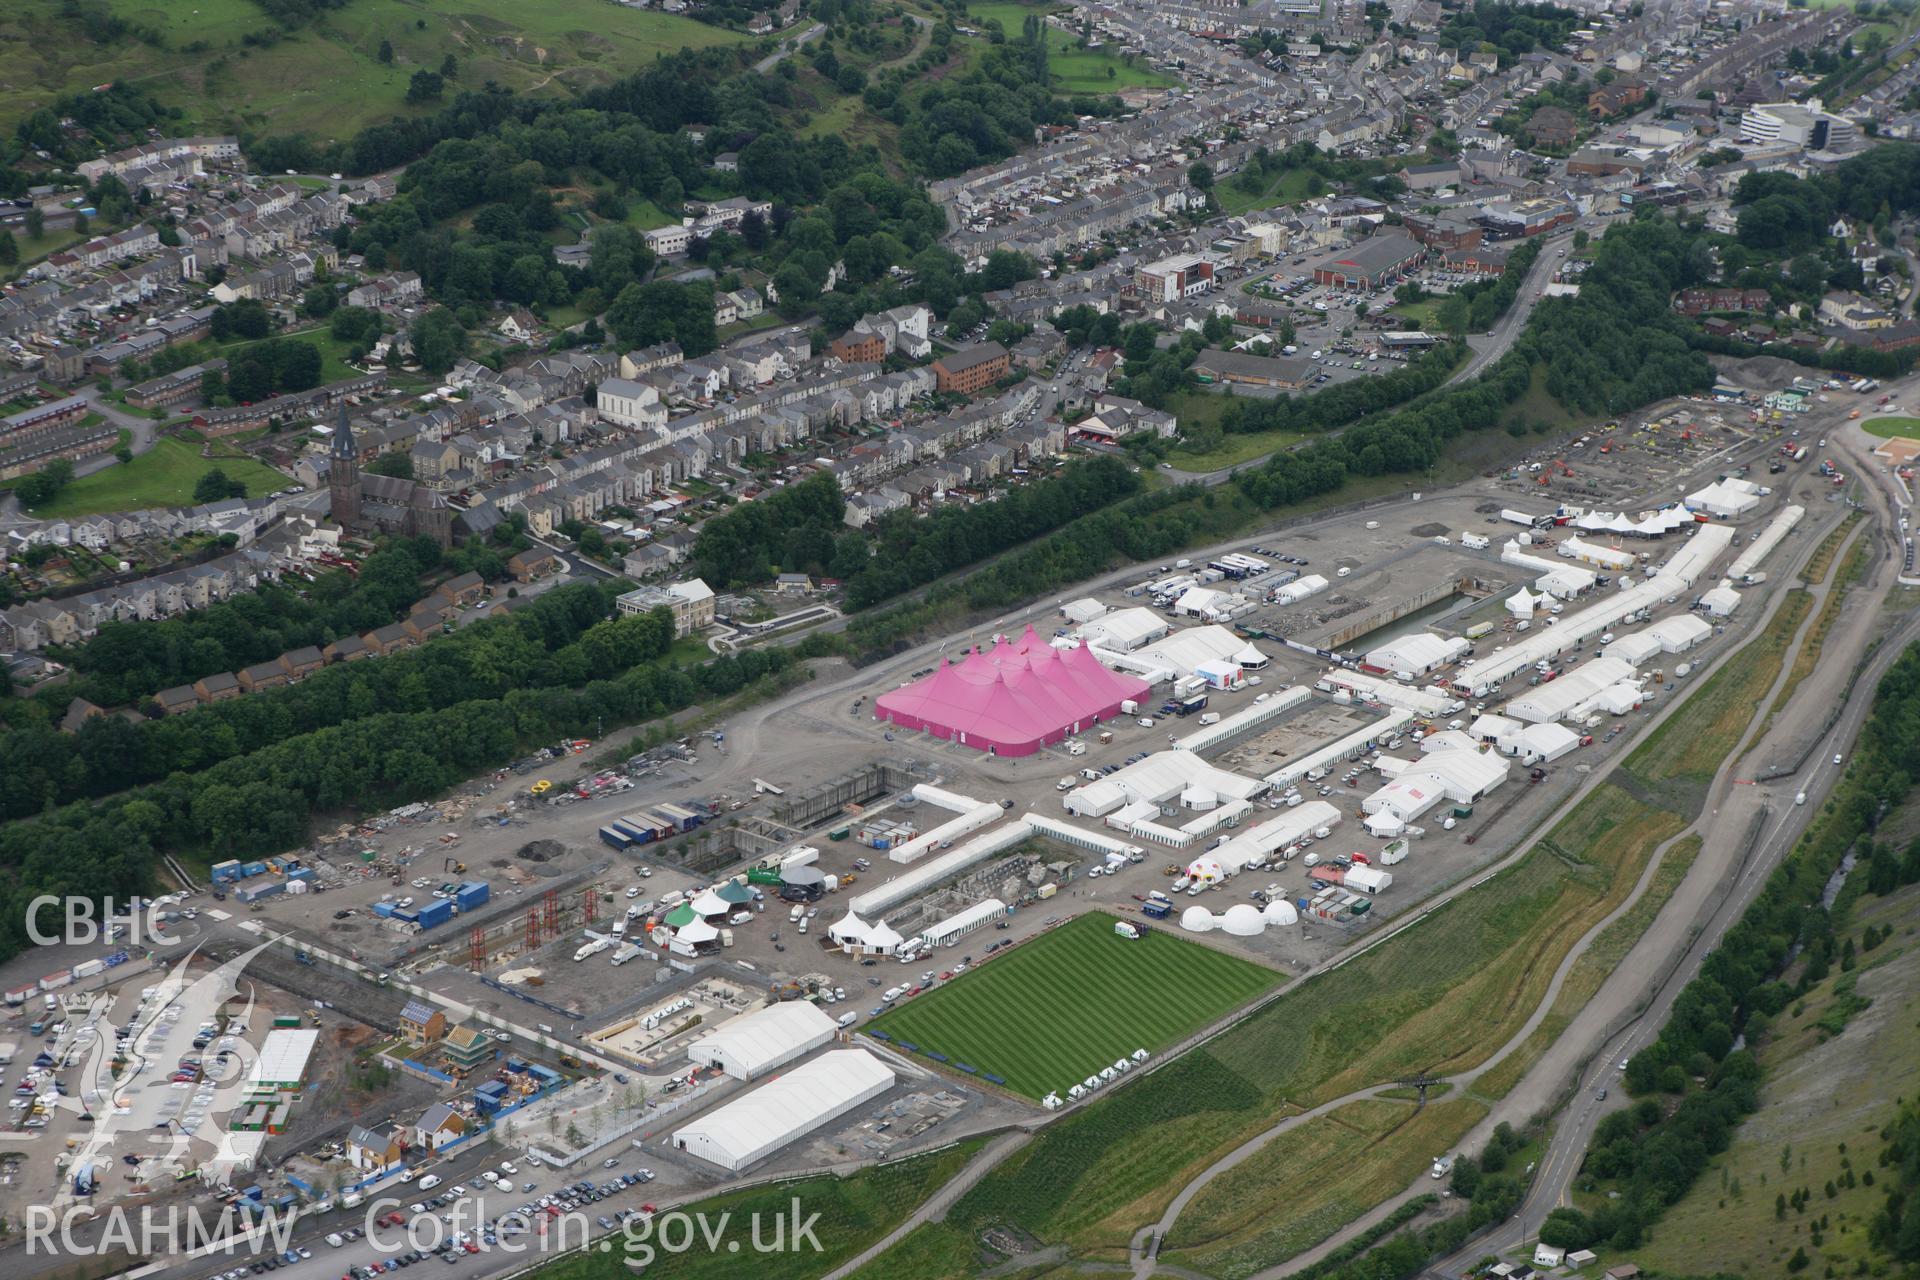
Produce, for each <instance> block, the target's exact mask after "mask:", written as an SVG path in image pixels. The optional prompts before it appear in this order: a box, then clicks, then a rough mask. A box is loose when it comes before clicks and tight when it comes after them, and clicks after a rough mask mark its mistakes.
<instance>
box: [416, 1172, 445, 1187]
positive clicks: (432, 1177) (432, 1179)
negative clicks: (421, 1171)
mask: <svg viewBox="0 0 1920 1280" xmlns="http://www.w3.org/2000/svg"><path fill="white" fill-rule="evenodd" d="M439 1185H440V1175H439V1174H437V1173H430V1174H428V1175H427V1176H426V1177H424V1178H422V1179H420V1183H419V1186H420V1189H421V1190H422V1191H431V1190H433V1189H434V1188H435V1187H437V1186H439Z"/></svg>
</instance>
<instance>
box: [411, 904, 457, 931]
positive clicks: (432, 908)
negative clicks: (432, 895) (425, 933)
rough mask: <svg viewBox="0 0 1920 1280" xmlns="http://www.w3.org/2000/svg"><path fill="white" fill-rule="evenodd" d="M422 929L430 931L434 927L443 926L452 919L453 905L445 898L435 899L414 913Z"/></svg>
mask: <svg viewBox="0 0 1920 1280" xmlns="http://www.w3.org/2000/svg"><path fill="white" fill-rule="evenodd" d="M414 918H415V919H417V920H418V921H419V922H420V924H421V926H422V927H423V928H428V929H431V928H433V927H434V926H435V925H442V924H445V923H446V922H447V921H449V920H451V919H453V904H452V903H451V902H448V901H447V900H446V899H445V898H436V899H434V900H433V901H432V902H429V903H427V904H426V905H425V906H423V907H421V908H420V910H419V911H417V912H415V913H414Z"/></svg>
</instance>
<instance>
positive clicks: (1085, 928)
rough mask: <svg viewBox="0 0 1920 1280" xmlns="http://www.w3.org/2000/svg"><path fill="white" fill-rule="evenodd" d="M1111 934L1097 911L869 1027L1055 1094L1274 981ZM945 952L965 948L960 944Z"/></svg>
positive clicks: (1152, 936)
mask: <svg viewBox="0 0 1920 1280" xmlns="http://www.w3.org/2000/svg"><path fill="white" fill-rule="evenodd" d="M1131 923H1134V924H1136V925H1143V924H1145V923H1146V922H1144V921H1133V922H1131ZM1113 926H1114V917H1113V916H1110V915H1106V914H1103V913H1100V912H1094V913H1091V914H1088V915H1083V916H1079V917H1077V918H1075V919H1073V920H1071V921H1068V922H1067V923H1066V924H1063V925H1061V926H1060V927H1058V928H1056V929H1053V930H1050V931H1049V932H1047V933H1045V934H1042V935H1041V936H1040V937H1038V938H1035V939H1034V940H1032V941H1031V942H1026V943H1022V944H1021V945H1020V946H1017V947H1014V948H1013V949H1012V950H1009V951H1004V952H1002V953H1000V954H999V955H996V956H994V957H993V958H992V959H991V960H988V961H986V962H985V963H984V964H981V965H980V966H979V967H978V968H975V969H972V970H969V971H968V972H966V973H963V974H961V975H960V976H959V977H958V978H955V979H953V980H952V981H951V982H948V983H945V984H943V985H941V986H940V987H937V988H935V989H934V990H932V991H928V992H925V993H923V994H921V995H917V996H915V997H913V998H912V999H911V1000H908V1001H905V1002H904V1003H902V1004H900V1005H899V1006H897V1007H896V1008H894V1009H893V1010H891V1011H889V1012H888V1013H886V1014H884V1015H882V1016H881V1017H879V1018H877V1019H875V1020H874V1022H873V1023H872V1024H871V1026H870V1027H869V1028H868V1030H870V1031H879V1032H883V1033H884V1034H885V1035H887V1036H888V1037H890V1038H891V1039H893V1040H894V1041H906V1042H907V1043H909V1044H911V1045H913V1046H914V1048H915V1049H916V1050H917V1051H918V1052H920V1053H922V1054H925V1053H928V1052H935V1053H940V1054H944V1055H945V1056H946V1057H947V1059H948V1060H949V1062H951V1063H956V1064H960V1063H964V1064H965V1065H967V1066H970V1067H972V1068H974V1069H975V1070H976V1071H977V1072H979V1073H980V1074H981V1075H989V1074H991V1075H995V1076H999V1077H1000V1078H1001V1079H1003V1080H1005V1081H1006V1085H1007V1087H1008V1088H1009V1089H1011V1090H1013V1091H1014V1092H1015V1093H1020V1094H1024V1095H1026V1096H1027V1097H1030V1098H1036V1099H1037V1098H1041V1097H1044V1096H1046V1094H1047V1093H1049V1092H1052V1091H1058V1092H1059V1093H1060V1094H1061V1095H1062V1096H1064V1095H1065V1094H1066V1091H1067V1089H1068V1087H1069V1086H1071V1085H1075V1084H1078V1083H1080V1082H1081V1081H1082V1080H1085V1079H1086V1078H1087V1077H1088V1076H1090V1075H1096V1074H1098V1073H1099V1071H1100V1069H1101V1068H1102V1067H1107V1066H1111V1065H1113V1062H1114V1060H1115V1059H1117V1058H1125V1057H1130V1056H1131V1055H1132V1054H1133V1051H1134V1050H1136V1049H1145V1050H1147V1051H1148V1052H1149V1053H1155V1052H1158V1051H1159V1050H1161V1049H1163V1048H1165V1047H1167V1046H1168V1045H1171V1044H1174V1043H1176V1042H1177V1041H1179V1040H1180V1039H1182V1038H1183V1037H1185V1036H1186V1035H1188V1034H1189V1033H1191V1032H1193V1031H1195V1030H1197V1029H1199V1028H1201V1027H1204V1026H1206V1025H1207V1024H1208V1023H1210V1022H1213V1021H1214V1020H1215V1019H1217V1018H1219V1017H1221V1016H1222V1015H1224V1014H1226V1013H1227V1012H1229V1011H1231V1010H1233V1009H1235V1008H1238V1007H1239V1006H1240V1005H1243V1004H1245V1003H1246V1002H1247V1001H1249V1000H1251V999H1253V998H1254V997H1255V996H1258V995H1260V994H1261V993H1263V992H1265V991H1267V990H1269V989H1271V988H1272V987H1273V986H1274V985H1275V984H1276V983H1278V982H1279V981H1280V980H1281V977H1282V975H1280V974H1278V973H1275V972H1274V971H1273V970H1271V969H1267V968H1265V967H1263V966H1261V965H1257V964H1254V963H1253V962H1251V961H1248V960H1241V959H1238V958H1236V957H1234V956H1230V955H1225V954H1222V953H1221V952H1218V951H1215V950H1213V949H1212V948H1210V947H1205V946H1201V945H1200V944H1199V943H1196V942H1188V941H1186V940H1185V939H1183V938H1181V937H1180V936H1179V935H1178V934H1177V933H1175V932H1174V930H1173V929H1171V928H1169V927H1167V926H1166V925H1165V924H1164V922H1162V923H1156V924H1155V926H1154V928H1153V930H1152V932H1150V933H1148V934H1146V935H1145V936H1144V937H1141V938H1139V939H1128V938H1123V937H1120V936H1119V935H1117V934H1116V933H1114V931H1113ZM986 945H987V944H986V942H984V941H982V942H979V943H977V944H975V945H974V946H973V947H972V948H971V951H972V953H973V954H975V955H976V956H977V955H979V954H980V953H981V952H983V951H984V950H985V948H986ZM954 950H955V951H958V952H962V953H966V952H967V951H968V950H969V947H968V944H967V942H966V941H962V942H960V943H959V944H957V945H956V947H955V948H954ZM958 958H959V957H958V956H953V957H947V956H946V955H945V953H942V954H941V955H940V956H938V957H929V958H928V959H927V960H926V963H927V964H928V965H929V966H931V967H934V968H945V967H946V966H947V965H949V964H952V963H953V961H954V960H957V959H958ZM918 964H919V962H915V966H914V967H918Z"/></svg>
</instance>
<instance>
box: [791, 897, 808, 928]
mask: <svg viewBox="0 0 1920 1280" xmlns="http://www.w3.org/2000/svg"><path fill="white" fill-rule="evenodd" d="M806 914H807V909H806V908H805V907H803V906H801V905H800V904H799V903H797V902H796V903H794V904H793V910H791V911H789V912H787V923H788V924H799V923H800V921H801V920H802V919H803V918H805V916H806Z"/></svg>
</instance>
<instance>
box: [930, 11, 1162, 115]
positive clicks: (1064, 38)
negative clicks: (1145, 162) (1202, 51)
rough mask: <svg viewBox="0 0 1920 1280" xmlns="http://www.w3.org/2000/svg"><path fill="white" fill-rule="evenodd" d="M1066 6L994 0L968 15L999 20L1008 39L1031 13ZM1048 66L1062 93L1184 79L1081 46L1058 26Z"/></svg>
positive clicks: (1158, 85) (1050, 40) (1051, 34)
mask: <svg viewBox="0 0 1920 1280" xmlns="http://www.w3.org/2000/svg"><path fill="white" fill-rule="evenodd" d="M1064 10H1065V6H1064V5H1051V4H1019V3H1017V2H1016V0H990V2H987V3H976V4H969V5H968V6H967V16H968V17H970V18H972V19H973V20H974V21H975V22H979V23H984V22H989V21H993V22H998V23H999V24H1000V30H1001V32H1002V33H1003V34H1005V36H1006V37H1007V39H1009V40H1018V39H1019V38H1020V32H1021V30H1022V29H1023V27H1024V25H1025V23H1026V20H1027V18H1028V16H1029V15H1041V16H1044V15H1046V14H1049V13H1059V12H1063V11H1064ZM1047 67H1048V69H1049V70H1050V71H1051V72H1052V74H1053V88H1054V90H1055V92H1058V93H1092V94H1104V93H1119V92H1120V91H1121V90H1122V89H1141V88H1146V89H1168V88H1172V87H1173V86H1175V85H1177V84H1179V83H1180V82H1179V81H1178V80H1176V79H1174V78H1173V77H1172V76H1169V75H1163V74H1161V73H1160V72H1158V71H1155V70H1153V69H1152V68H1150V67H1147V66H1144V65H1138V64H1136V65H1132V66H1129V65H1128V64H1127V63H1126V61H1125V60H1124V59H1122V58H1121V57H1120V55H1118V54H1117V53H1111V52H1108V51H1107V50H1106V49H1079V48H1075V47H1074V41H1073V39H1072V37H1070V36H1069V35H1067V33H1065V32H1063V31H1061V30H1060V29H1059V28H1058V27H1048V28H1047Z"/></svg>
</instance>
